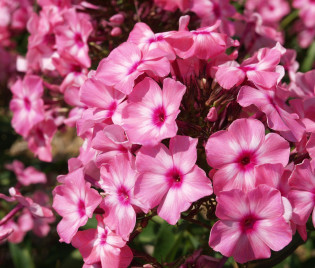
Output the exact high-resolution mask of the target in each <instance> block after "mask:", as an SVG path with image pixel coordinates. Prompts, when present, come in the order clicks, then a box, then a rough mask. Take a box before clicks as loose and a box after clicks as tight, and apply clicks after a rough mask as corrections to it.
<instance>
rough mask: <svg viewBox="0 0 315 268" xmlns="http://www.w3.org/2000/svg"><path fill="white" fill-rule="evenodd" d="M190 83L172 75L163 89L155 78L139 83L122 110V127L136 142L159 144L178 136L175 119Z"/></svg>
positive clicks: (166, 80)
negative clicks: (185, 84)
mask: <svg viewBox="0 0 315 268" xmlns="http://www.w3.org/2000/svg"><path fill="white" fill-rule="evenodd" d="M185 90H186V87H185V86H184V85H183V84H181V83H180V82H177V81H175V80H173V79H170V78H165V79H164V81H163V90H161V88H160V87H159V85H158V84H157V83H156V82H155V81H154V80H153V79H151V78H145V79H144V80H143V81H141V82H140V83H138V84H137V85H136V86H135V88H134V91H133V92H132V93H131V94H130V95H129V96H128V105H127V106H126V107H125V108H124V110H123V113H122V123H123V124H122V127H123V128H124V130H125V131H126V133H127V136H128V138H129V140H130V142H132V143H137V144H142V145H156V144H158V143H159V142H160V141H161V140H163V139H166V138H170V137H174V136H175V135H176V132H177V129H178V128H177V125H176V122H175V119H176V117H177V115H178V114H179V112H180V111H179V106H180V103H181V100H182V97H183V95H184V93H185Z"/></svg>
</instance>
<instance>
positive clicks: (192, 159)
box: [135, 136, 212, 225]
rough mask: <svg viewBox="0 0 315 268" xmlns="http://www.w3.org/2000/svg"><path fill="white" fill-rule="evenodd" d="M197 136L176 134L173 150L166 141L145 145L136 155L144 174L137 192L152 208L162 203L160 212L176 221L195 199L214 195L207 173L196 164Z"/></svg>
mask: <svg viewBox="0 0 315 268" xmlns="http://www.w3.org/2000/svg"><path fill="white" fill-rule="evenodd" d="M197 142H198V140H197V139H193V138H190V137H188V136H175V137H174V138H171V140H170V146H169V149H168V148H167V147H166V146H165V145H164V144H161V143H160V144H158V145H156V146H154V147H146V146H143V147H141V149H140V151H139V152H138V153H137V157H136V168H137V170H138V172H139V173H140V175H139V178H138V180H137V182H136V186H135V194H136V196H137V197H139V199H140V200H143V202H144V203H147V204H148V205H149V207H150V208H154V207H156V206H158V210H157V212H158V215H159V216H160V217H161V218H163V219H164V220H166V221H167V222H168V223H169V224H173V225H174V224H176V222H177V221H178V220H179V219H180V213H181V212H183V211H185V210H187V209H188V208H189V207H190V205H191V203H192V202H195V201H197V200H198V199H200V198H202V197H204V196H208V195H211V194H212V185H211V182H210V180H209V179H208V178H207V176H206V174H205V172H204V171H203V170H202V169H201V168H199V167H198V166H197V165H195V163H196V160H197V151H196V146H197Z"/></svg>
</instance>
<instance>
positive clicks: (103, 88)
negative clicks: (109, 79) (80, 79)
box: [80, 77, 126, 122]
mask: <svg viewBox="0 0 315 268" xmlns="http://www.w3.org/2000/svg"><path fill="white" fill-rule="evenodd" d="M125 97H126V95H125V94H123V93H122V92H120V91H118V90H116V89H115V88H113V87H110V86H107V85H106V84H104V83H103V82H101V81H100V80H98V79H96V78H95V77H91V78H89V79H87V80H86V81H85V82H84V84H83V85H82V86H81V88H80V101H81V102H82V103H83V104H85V105H86V106H87V107H88V108H92V109H93V108H96V110H95V111H94V112H93V114H94V116H95V117H96V118H103V119H104V120H105V119H106V118H111V119H112V120H113V122H118V121H119V119H117V120H116V117H117V116H118V115H116V112H117V110H119V106H120V104H121V103H122V102H123V100H124V99H125Z"/></svg>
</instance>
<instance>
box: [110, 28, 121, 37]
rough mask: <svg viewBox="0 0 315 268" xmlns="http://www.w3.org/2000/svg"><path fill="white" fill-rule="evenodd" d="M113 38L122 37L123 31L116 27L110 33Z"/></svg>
mask: <svg viewBox="0 0 315 268" xmlns="http://www.w3.org/2000/svg"><path fill="white" fill-rule="evenodd" d="M110 35H111V36H119V35H121V29H120V28H119V27H114V28H113V29H112V31H111V32H110Z"/></svg>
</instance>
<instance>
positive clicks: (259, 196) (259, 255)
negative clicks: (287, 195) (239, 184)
mask: <svg viewBox="0 0 315 268" xmlns="http://www.w3.org/2000/svg"><path fill="white" fill-rule="evenodd" d="M217 202H218V205H217V208H216V212H215V214H216V216H217V217H218V218H219V219H220V220H219V221H218V222H216V223H215V224H214V225H213V227H212V229H211V233H210V239H209V245H210V247H212V248H213V249H214V250H215V251H219V252H220V253H222V254H223V255H224V256H227V257H233V258H234V259H235V261H237V262H239V263H245V262H248V261H251V260H256V259H263V258H269V257H270V255H271V253H270V249H272V250H274V251H279V250H281V249H283V248H284V247H285V246H286V245H287V244H289V243H290V241H291V240H292V231H291V228H290V226H289V224H288V223H286V221H285V220H284V218H283V214H284V208H283V204H282V199H281V195H280V192H279V191H278V190H276V189H274V188H271V187H269V186H267V185H259V186H258V187H257V188H256V189H253V190H251V191H249V192H247V193H245V192H243V191H241V190H237V189H233V190H231V191H226V192H221V193H219V195H218V196H217Z"/></svg>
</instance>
